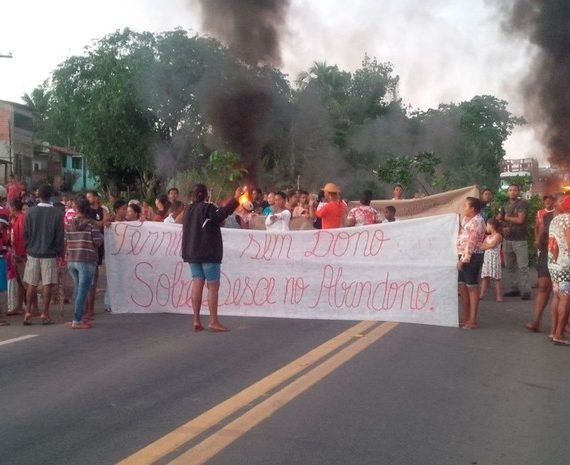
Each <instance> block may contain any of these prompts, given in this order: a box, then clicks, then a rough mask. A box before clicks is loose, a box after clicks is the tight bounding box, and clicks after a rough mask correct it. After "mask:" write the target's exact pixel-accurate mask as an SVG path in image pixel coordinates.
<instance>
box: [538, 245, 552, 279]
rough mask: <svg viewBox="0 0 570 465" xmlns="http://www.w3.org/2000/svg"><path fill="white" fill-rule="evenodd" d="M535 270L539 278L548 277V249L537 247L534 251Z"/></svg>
mask: <svg viewBox="0 0 570 465" xmlns="http://www.w3.org/2000/svg"><path fill="white" fill-rule="evenodd" d="M536 272H537V273H538V277H539V278H549V279H550V272H549V271H548V250H547V249H538V250H537V251H536Z"/></svg>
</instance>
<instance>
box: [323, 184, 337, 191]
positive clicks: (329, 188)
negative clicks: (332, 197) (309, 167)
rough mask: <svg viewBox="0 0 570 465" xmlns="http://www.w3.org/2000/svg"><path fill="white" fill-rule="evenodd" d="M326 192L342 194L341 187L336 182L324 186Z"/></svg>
mask: <svg viewBox="0 0 570 465" xmlns="http://www.w3.org/2000/svg"><path fill="white" fill-rule="evenodd" d="M323 191H324V192H332V193H340V187H338V186H337V185H336V184H335V183H334V182H327V183H326V184H325V185H324V186H323Z"/></svg>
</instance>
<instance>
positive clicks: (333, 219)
mask: <svg viewBox="0 0 570 465" xmlns="http://www.w3.org/2000/svg"><path fill="white" fill-rule="evenodd" d="M315 215H316V216H317V217H318V218H320V219H321V220H322V229H333V228H341V227H342V223H343V220H344V216H345V215H346V205H345V204H344V202H341V201H339V200H334V201H332V202H327V203H325V204H324V205H323V206H322V207H321V208H319V209H318V210H317V211H316V212H315Z"/></svg>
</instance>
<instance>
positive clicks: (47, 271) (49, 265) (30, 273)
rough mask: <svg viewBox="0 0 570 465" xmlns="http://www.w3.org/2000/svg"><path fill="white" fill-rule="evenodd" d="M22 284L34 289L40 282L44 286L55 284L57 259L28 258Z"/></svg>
mask: <svg viewBox="0 0 570 465" xmlns="http://www.w3.org/2000/svg"><path fill="white" fill-rule="evenodd" d="M24 282H25V283H27V284H29V285H30V286H34V287H37V286H38V285H39V284H40V282H41V283H42V284H43V285H44V286H46V285H48V284H57V258H37V257H30V256H28V261H27V262H26V269H25V270H24Z"/></svg>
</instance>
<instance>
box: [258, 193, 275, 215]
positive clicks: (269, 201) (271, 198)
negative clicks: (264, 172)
mask: <svg viewBox="0 0 570 465" xmlns="http://www.w3.org/2000/svg"><path fill="white" fill-rule="evenodd" d="M274 204H275V192H268V193H267V207H265V208H264V209H263V211H262V212H261V213H262V214H263V215H264V216H267V215H270V214H271V212H272V211H273V205H274Z"/></svg>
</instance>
